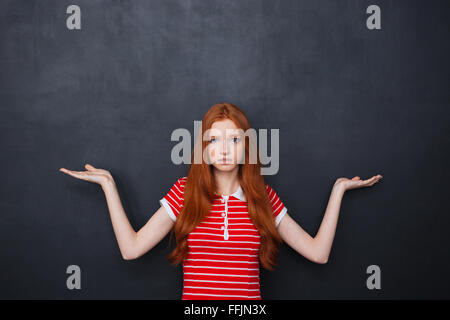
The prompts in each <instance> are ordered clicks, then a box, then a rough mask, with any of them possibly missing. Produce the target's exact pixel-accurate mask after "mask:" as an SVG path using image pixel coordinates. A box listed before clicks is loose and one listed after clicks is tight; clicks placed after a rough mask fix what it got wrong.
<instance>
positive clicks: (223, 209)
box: [159, 177, 287, 300]
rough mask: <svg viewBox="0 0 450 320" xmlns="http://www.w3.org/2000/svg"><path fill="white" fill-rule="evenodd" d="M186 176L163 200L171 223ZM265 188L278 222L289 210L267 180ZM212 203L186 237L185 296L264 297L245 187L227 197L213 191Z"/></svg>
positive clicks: (180, 203)
mask: <svg viewBox="0 0 450 320" xmlns="http://www.w3.org/2000/svg"><path fill="white" fill-rule="evenodd" d="M186 179H187V177H182V178H180V179H178V180H177V181H176V182H175V184H174V185H173V186H172V188H171V189H170V191H169V192H168V193H167V195H166V196H164V197H163V198H162V199H160V200H159V201H160V204H161V205H162V206H164V208H165V209H166V211H167V213H168V214H169V216H170V217H171V218H172V220H173V221H176V219H177V217H178V215H179V213H180V212H181V209H182V208H183V202H184V197H183V195H184V186H185V183H186ZM266 190H267V193H268V195H269V199H270V203H271V204H272V209H273V217H274V219H275V224H276V225H277V226H278V224H279V223H280V221H281V219H282V218H283V216H284V215H285V214H286V212H287V208H286V207H285V206H284V204H283V202H281V200H280V198H279V197H278V195H277V194H276V193H275V191H274V190H273V189H272V188H271V187H270V186H269V185H268V184H266ZM211 205H212V207H211V212H210V213H209V214H208V215H207V217H206V218H205V219H204V220H203V221H202V222H201V223H200V224H199V225H198V226H197V227H196V228H195V229H194V230H193V231H192V232H191V233H190V234H189V235H188V254H187V256H186V258H185V259H184V260H183V296H182V300H209V299H214V300H236V299H237V300H246V299H249V300H261V293H260V286H259V257H258V253H259V248H260V235H259V232H258V230H257V229H256V227H255V226H254V224H253V223H252V221H251V220H250V216H249V214H248V209H247V202H246V199H245V196H244V193H243V191H242V188H241V187H240V186H239V188H238V190H237V191H236V192H235V193H233V194H231V195H229V196H224V195H215V197H214V199H212V202H211Z"/></svg>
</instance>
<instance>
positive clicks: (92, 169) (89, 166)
mask: <svg viewBox="0 0 450 320" xmlns="http://www.w3.org/2000/svg"><path fill="white" fill-rule="evenodd" d="M84 166H85V168H86V169H87V170H89V171H94V170H96V168H94V167H93V166H91V165H90V164H89V163H86V164H85V165H84Z"/></svg>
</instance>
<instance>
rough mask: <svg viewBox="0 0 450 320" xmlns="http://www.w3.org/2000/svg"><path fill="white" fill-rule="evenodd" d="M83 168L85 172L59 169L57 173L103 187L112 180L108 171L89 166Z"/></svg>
mask: <svg viewBox="0 0 450 320" xmlns="http://www.w3.org/2000/svg"><path fill="white" fill-rule="evenodd" d="M85 168H86V169H87V171H72V170H67V169H66V168H60V169H59V171H61V172H64V173H66V174H68V175H71V176H72V177H74V178H77V179H81V180H86V181H89V182H93V183H98V184H99V185H103V184H105V183H107V182H108V181H111V180H112V176H111V173H110V172H109V171H108V170H104V169H99V168H94V167H93V166H91V165H90V164H86V165H85Z"/></svg>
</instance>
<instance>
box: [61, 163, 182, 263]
mask: <svg viewBox="0 0 450 320" xmlns="http://www.w3.org/2000/svg"><path fill="white" fill-rule="evenodd" d="M85 167H86V169H87V170H86V171H72V170H67V169H65V168H61V169H60V171H62V172H64V173H66V174H68V175H71V176H72V177H75V178H78V179H82V180H86V181H89V182H93V183H97V184H99V185H100V186H101V187H102V189H103V191H104V193H105V197H106V202H107V204H108V209H109V214H110V217H111V222H112V225H113V230H114V234H115V236H116V239H117V243H118V245H119V249H120V252H121V254H122V257H123V258H124V259H125V260H132V259H136V258H138V257H140V256H142V255H143V254H145V253H146V252H147V251H149V250H150V249H152V248H153V247H154V246H155V245H157V244H158V242H160V241H161V240H162V239H163V238H164V237H165V236H166V235H167V234H168V233H169V231H170V230H171V229H172V227H173V225H174V222H173V221H172V219H171V218H170V217H169V214H168V213H167V211H166V209H165V208H164V207H160V208H159V209H158V210H157V211H156V212H155V213H154V214H153V215H152V217H151V218H150V219H149V220H148V222H147V223H146V224H145V225H144V226H143V227H142V228H141V229H140V230H139V231H138V232H136V231H134V229H133V227H132V226H131V224H130V222H129V221H128V218H127V215H126V213H125V210H124V209H123V207H122V202H121V201H120V197H119V193H118V192H117V188H116V184H115V182H114V179H113V177H112V175H111V173H110V172H109V171H108V170H104V169H100V168H94V167H93V166H91V165H89V164H86V165H85Z"/></svg>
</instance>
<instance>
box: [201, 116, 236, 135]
mask: <svg viewBox="0 0 450 320" xmlns="http://www.w3.org/2000/svg"><path fill="white" fill-rule="evenodd" d="M209 131H210V134H227V135H230V134H239V133H241V132H242V129H240V128H238V127H236V124H235V123H234V122H233V121H232V120H229V119H225V120H220V121H215V122H214V123H213V124H212V126H211V129H210V130H209Z"/></svg>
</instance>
